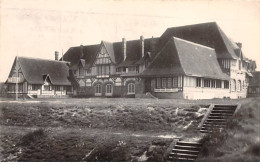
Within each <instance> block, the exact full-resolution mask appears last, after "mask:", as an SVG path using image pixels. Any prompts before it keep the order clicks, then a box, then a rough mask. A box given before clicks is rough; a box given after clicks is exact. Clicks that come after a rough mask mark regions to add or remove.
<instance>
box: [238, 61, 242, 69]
mask: <svg viewBox="0 0 260 165" xmlns="http://www.w3.org/2000/svg"><path fill="white" fill-rule="evenodd" d="M238 67H239V70H241V61H240V60H238Z"/></svg>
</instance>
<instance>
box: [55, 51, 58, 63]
mask: <svg viewBox="0 0 260 165" xmlns="http://www.w3.org/2000/svg"><path fill="white" fill-rule="evenodd" d="M55 60H56V61H59V52H58V51H55Z"/></svg>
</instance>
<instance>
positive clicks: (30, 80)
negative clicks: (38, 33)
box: [6, 57, 72, 98]
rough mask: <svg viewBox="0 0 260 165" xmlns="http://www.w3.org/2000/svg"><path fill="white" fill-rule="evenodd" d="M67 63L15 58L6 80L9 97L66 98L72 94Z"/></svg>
mask: <svg viewBox="0 0 260 165" xmlns="http://www.w3.org/2000/svg"><path fill="white" fill-rule="evenodd" d="M68 78H69V66H68V63H67V62H61V61H54V60H43V59H34V58H28V57H16V58H15V60H14V63H13V66H12V68H11V71H10V74H9V76H8V79H7V80H6V85H7V91H8V95H9V96H10V97H15V95H16V94H18V95H19V97H20V96H23V97H37V98H41V97H67V96H68V95H71V94H72V86H71V83H70V81H69V79H68Z"/></svg>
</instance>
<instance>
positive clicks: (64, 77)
mask: <svg viewBox="0 0 260 165" xmlns="http://www.w3.org/2000/svg"><path fill="white" fill-rule="evenodd" d="M16 60H17V57H16V59H15V61H14V63H15V62H16ZM18 63H19V65H20V67H21V69H22V73H23V75H24V78H25V79H26V81H28V82H29V83H30V84H43V83H44V76H45V77H46V75H49V77H50V80H51V83H52V84H53V85H71V83H70V81H69V80H68V77H69V66H68V63H66V62H60V61H54V60H44V59H36V58H28V57H18Z"/></svg>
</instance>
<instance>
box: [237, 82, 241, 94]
mask: <svg viewBox="0 0 260 165" xmlns="http://www.w3.org/2000/svg"><path fill="white" fill-rule="evenodd" d="M237 91H241V80H238V81H237Z"/></svg>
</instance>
